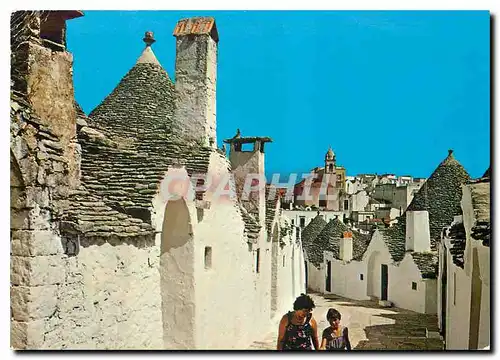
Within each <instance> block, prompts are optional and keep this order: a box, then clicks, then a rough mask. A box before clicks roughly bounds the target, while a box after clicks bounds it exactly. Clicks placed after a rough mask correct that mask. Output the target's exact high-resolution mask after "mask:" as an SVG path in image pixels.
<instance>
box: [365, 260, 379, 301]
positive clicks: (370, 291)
mask: <svg viewBox="0 0 500 360" xmlns="http://www.w3.org/2000/svg"><path fill="white" fill-rule="evenodd" d="M380 276H381V255H380V252H378V251H375V252H373V253H372V254H371V255H370V258H369V259H368V269H367V282H366V294H367V295H368V296H372V297H376V298H379V299H380V295H381V294H380V289H381V281H380Z"/></svg>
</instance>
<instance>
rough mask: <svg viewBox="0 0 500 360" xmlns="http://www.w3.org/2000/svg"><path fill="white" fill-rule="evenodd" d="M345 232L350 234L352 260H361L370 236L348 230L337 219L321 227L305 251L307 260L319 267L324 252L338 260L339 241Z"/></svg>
mask: <svg viewBox="0 0 500 360" xmlns="http://www.w3.org/2000/svg"><path fill="white" fill-rule="evenodd" d="M345 231H351V232H352V252H353V259H354V260H358V261H359V260H361V258H362V257H363V254H364V253H365V251H366V249H367V248H368V244H369V242H370V236H368V235H362V234H360V233H358V232H356V231H353V230H350V229H349V228H348V227H347V225H345V224H344V223H343V222H342V221H340V220H339V219H332V220H330V222H329V223H328V224H327V225H326V226H325V227H323V230H321V232H320V233H319V234H318V236H316V239H314V241H312V242H310V243H309V244H308V245H307V248H306V251H307V252H308V258H309V260H310V261H311V262H312V263H313V264H315V265H319V264H320V263H322V262H323V258H324V256H323V251H325V250H326V251H331V252H332V253H333V257H334V258H336V259H340V239H341V238H342V236H343V234H344V232H345Z"/></svg>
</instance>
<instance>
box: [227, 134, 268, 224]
mask: <svg viewBox="0 0 500 360" xmlns="http://www.w3.org/2000/svg"><path fill="white" fill-rule="evenodd" d="M267 142H272V139H271V138H269V137H241V133H240V129H237V131H236V135H235V136H233V137H232V138H231V139H225V140H224V143H226V144H229V161H230V162H231V169H232V172H233V175H234V181H235V185H236V193H237V195H238V198H240V200H242V203H243V205H244V206H245V208H246V209H247V210H248V211H249V212H250V213H252V214H254V215H257V216H258V218H259V219H260V220H263V219H264V218H265V201H266V198H265V184H266V179H265V168H264V145H265V144H266V143H267ZM244 145H249V147H250V148H249V149H247V150H243V146H244ZM245 184H246V187H245ZM249 186H250V193H249V194H246V193H245V192H244V190H245V188H249ZM246 195H248V196H246Z"/></svg>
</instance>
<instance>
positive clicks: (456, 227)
mask: <svg viewBox="0 0 500 360" xmlns="http://www.w3.org/2000/svg"><path fill="white" fill-rule="evenodd" d="M447 236H448V238H450V242H451V247H450V253H451V257H452V259H453V263H454V264H455V265H456V266H458V267H461V268H462V269H463V268H464V252H465V245H466V235H465V227H464V223H463V222H462V221H460V222H457V223H455V224H453V225H452V226H450V229H449V233H448V235H447Z"/></svg>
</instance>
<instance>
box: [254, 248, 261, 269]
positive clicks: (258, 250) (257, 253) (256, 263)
mask: <svg viewBox="0 0 500 360" xmlns="http://www.w3.org/2000/svg"><path fill="white" fill-rule="evenodd" d="M255 272H257V273H259V272H260V249H257V251H256V256H255Z"/></svg>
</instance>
